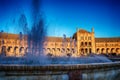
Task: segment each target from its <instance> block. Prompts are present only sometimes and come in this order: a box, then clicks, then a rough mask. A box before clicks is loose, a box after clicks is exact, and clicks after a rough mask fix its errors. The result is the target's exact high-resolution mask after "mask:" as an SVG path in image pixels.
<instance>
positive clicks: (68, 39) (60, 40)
mask: <svg viewBox="0 0 120 80" xmlns="http://www.w3.org/2000/svg"><path fill="white" fill-rule="evenodd" d="M63 40H64V39H63V37H46V41H49V42H62V41H63ZM66 41H70V38H66Z"/></svg>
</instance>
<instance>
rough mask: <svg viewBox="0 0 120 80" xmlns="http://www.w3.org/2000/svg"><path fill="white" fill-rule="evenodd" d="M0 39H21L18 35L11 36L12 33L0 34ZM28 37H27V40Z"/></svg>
mask: <svg viewBox="0 0 120 80" xmlns="http://www.w3.org/2000/svg"><path fill="white" fill-rule="evenodd" d="M0 38H2V39H19V35H18V34H11V33H0ZM26 38H27V37H25V39H26Z"/></svg>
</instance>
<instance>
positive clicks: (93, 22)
mask: <svg viewBox="0 0 120 80" xmlns="http://www.w3.org/2000/svg"><path fill="white" fill-rule="evenodd" d="M42 13H43V16H44V18H45V21H46V25H47V28H48V29H47V35H48V36H63V34H66V35H67V36H68V37H70V36H72V35H73V33H75V32H76V28H77V27H78V28H83V29H86V30H88V31H91V28H92V27H94V29H95V36H96V37H120V2H119V1H118V0H43V3H42ZM21 14H25V15H26V17H27V22H28V26H29V27H30V26H31V24H32V21H31V0H0V30H4V32H10V33H18V32H20V31H21V30H22V29H21V28H19V26H18V19H19V17H20V15H21Z"/></svg>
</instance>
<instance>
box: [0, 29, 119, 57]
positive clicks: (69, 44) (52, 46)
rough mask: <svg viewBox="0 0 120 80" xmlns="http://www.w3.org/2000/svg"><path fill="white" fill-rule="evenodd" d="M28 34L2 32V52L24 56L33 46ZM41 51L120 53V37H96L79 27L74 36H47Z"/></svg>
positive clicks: (0, 42)
mask: <svg viewBox="0 0 120 80" xmlns="http://www.w3.org/2000/svg"><path fill="white" fill-rule="evenodd" d="M27 41H28V40H27V36H25V35H23V36H22V39H20V35H19V34H10V33H4V32H0V54H4V55H6V56H17V57H20V56H24V55H25V54H26V53H29V52H30V50H32V48H29V47H28V43H27ZM41 53H44V54H45V55H48V56H75V57H79V56H81V55H89V54H90V53H95V54H111V53H115V54H120V37H111V38H96V37H95V32H94V28H92V30H91V32H89V31H86V30H84V29H77V30H76V33H75V34H73V37H71V38H68V37H66V35H64V37H45V40H44V42H43V48H42V50H41Z"/></svg>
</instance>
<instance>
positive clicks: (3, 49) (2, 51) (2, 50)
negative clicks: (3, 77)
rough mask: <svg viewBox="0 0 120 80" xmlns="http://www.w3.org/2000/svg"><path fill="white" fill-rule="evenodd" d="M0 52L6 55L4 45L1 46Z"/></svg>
mask: <svg viewBox="0 0 120 80" xmlns="http://www.w3.org/2000/svg"><path fill="white" fill-rule="evenodd" d="M1 53H2V54H5V55H6V46H2V49H1Z"/></svg>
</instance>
